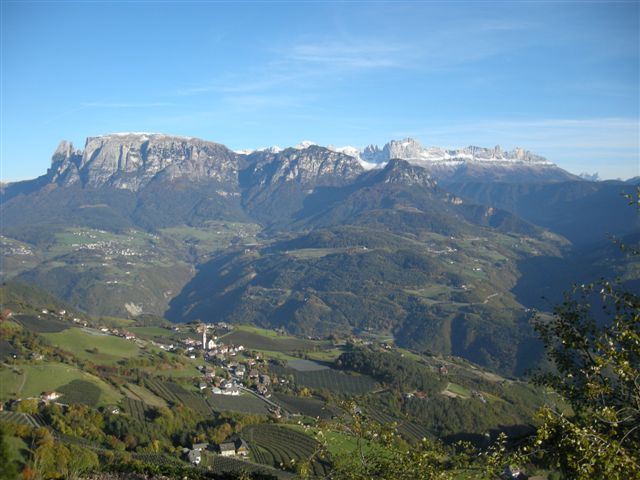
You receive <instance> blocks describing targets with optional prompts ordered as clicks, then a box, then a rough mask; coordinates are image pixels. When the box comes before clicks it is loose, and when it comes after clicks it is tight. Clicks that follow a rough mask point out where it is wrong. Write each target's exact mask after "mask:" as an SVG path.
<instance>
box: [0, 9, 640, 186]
mask: <svg viewBox="0 0 640 480" xmlns="http://www.w3.org/2000/svg"><path fill="white" fill-rule="evenodd" d="M639 5H640V3H639V2H637V1H636V2H619V3H616V2H602V3H598V2H568V3H558V2H522V3H507V2H473V3H463V2H450V3H437V2H393V3H390V2H389V3H387V2H348V3H344V2H340V3H338V2H319V3H310V2H309V3H304V4H301V3H300V2H280V3H278V2H260V3H249V2H244V3H243V2H234V3H220V2H197V3H196V2H193V3H188V2H181V3H172V2H162V3H159V2H138V3H135V2H91V3H89V2H86V3H85V2H66V3H63V2H59V3H58V2H31V3H30V2H27V1H20V2H8V1H4V0H3V1H2V25H1V26H2V33H1V37H2V46H1V49H2V65H1V66H2V73H1V75H2V85H1V90H2V105H1V114H2V126H1V130H2V132H1V133H2V138H1V144H2V145H1V154H2V172H1V176H2V179H3V180H4V181H12V180H18V179H24V178H33V177H35V176H38V175H41V174H43V173H44V172H45V171H46V169H47V168H48V166H49V164H50V157H51V154H52V152H53V150H54V149H55V147H56V146H57V144H58V142H59V141H60V140H61V139H69V140H72V141H73V142H74V143H75V144H76V145H77V146H78V147H82V146H83V145H84V139H85V137H87V136H92V135H98V134H103V133H109V132H122V131H148V132H163V133H172V134H177V135H190V136H196V137H201V138H205V139H207V140H212V141H217V142H220V143H223V144H225V145H227V146H229V147H230V148H233V149H244V148H258V147H264V146H269V145H275V144H277V145H281V146H288V145H294V144H297V143H299V142H300V141H301V140H304V139H310V140H314V141H316V142H318V143H320V144H334V145H354V146H364V145H367V144H371V143H377V144H383V143H385V142H386V141H388V140H389V139H392V138H402V137H406V136H412V137H414V138H416V139H418V140H420V141H421V142H422V143H424V144H426V145H440V146H448V147H459V146H466V145H470V144H474V145H481V146H493V145H495V144H500V145H502V146H503V148H509V149H510V148H513V147H516V146H522V147H524V148H527V149H530V150H532V151H535V152H536V153H539V154H542V155H545V156H547V157H548V158H549V159H550V160H552V161H554V162H555V163H557V164H559V165H560V166H562V167H564V168H566V169H568V170H570V171H572V172H576V173H579V172H582V171H587V172H599V173H600V175H601V177H604V178H615V177H623V178H628V177H631V176H635V175H640V163H639V162H640V160H639V150H640V146H639V142H640V140H639V135H640V133H639V120H640V111H639V110H640V96H639V91H640V77H639V75H640V63H639V57H640V54H639V49H640V34H639V17H640V9H639Z"/></svg>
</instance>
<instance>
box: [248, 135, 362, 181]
mask: <svg viewBox="0 0 640 480" xmlns="http://www.w3.org/2000/svg"><path fill="white" fill-rule="evenodd" d="M247 161H248V162H249V165H250V166H249V168H248V175H247V179H248V180H249V181H250V182H251V183H252V184H253V185H255V184H260V185H273V184H277V183H283V182H297V183H300V184H303V185H313V186H316V185H337V184H343V183H347V182H349V181H351V180H353V179H354V178H356V177H357V176H358V175H360V174H361V173H362V172H364V168H363V167H362V165H360V162H359V161H357V160H356V159H355V158H354V157H352V156H350V155H347V154H344V153H340V152H336V151H332V150H329V149H327V148H324V147H319V146H317V145H310V146H307V147H306V148H288V149H286V150H283V151H281V152H277V153H273V152H272V151H260V152H255V153H253V154H251V155H249V157H247Z"/></svg>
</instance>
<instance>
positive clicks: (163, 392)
mask: <svg viewBox="0 0 640 480" xmlns="http://www.w3.org/2000/svg"><path fill="white" fill-rule="evenodd" d="M144 383H145V386H146V387H147V388H148V389H149V390H151V391H152V392H153V393H155V394H156V395H158V396H159V397H160V398H162V399H163V400H166V401H167V402H170V403H173V404H174V405H177V404H179V403H181V402H180V398H179V397H178V396H177V395H176V394H175V393H174V392H173V391H172V390H171V389H170V388H168V384H169V382H163V381H160V380H157V379H155V378H147V379H146V380H145V381H144ZM183 390H184V389H183Z"/></svg>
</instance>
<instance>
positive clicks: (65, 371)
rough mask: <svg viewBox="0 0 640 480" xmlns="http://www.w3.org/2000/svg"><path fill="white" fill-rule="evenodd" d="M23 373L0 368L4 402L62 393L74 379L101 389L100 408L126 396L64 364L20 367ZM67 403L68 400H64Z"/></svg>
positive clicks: (91, 376)
mask: <svg viewBox="0 0 640 480" xmlns="http://www.w3.org/2000/svg"><path fill="white" fill-rule="evenodd" d="M16 367H17V368H18V369H19V371H20V372H21V373H16V372H15V371H12V370H10V369H8V368H5V367H2V368H0V400H2V401H5V400H9V399H11V398H26V397H34V396H38V395H40V394H41V393H42V392H44V391H47V390H58V389H60V388H61V387H64V386H66V385H68V384H71V382H73V381H74V380H82V381H86V382H88V383H91V384H92V385H94V386H95V387H97V388H98V390H99V392H100V393H99V396H98V398H97V400H96V405H106V404H116V403H118V401H119V400H120V398H121V397H122V396H121V395H120V393H119V392H118V391H116V390H115V389H114V388H113V387H111V386H110V385H108V384H107V383H105V382H103V381H102V380H100V379H99V378H98V377H95V376H93V375H90V374H88V373H86V372H83V371H81V370H78V369H77V368H75V367H72V366H70V365H65V364H62V363H49V362H43V363H39V364H37V365H17V366H16ZM60 401H61V402H63V403H64V401H65V399H64V397H62V398H61V399H60Z"/></svg>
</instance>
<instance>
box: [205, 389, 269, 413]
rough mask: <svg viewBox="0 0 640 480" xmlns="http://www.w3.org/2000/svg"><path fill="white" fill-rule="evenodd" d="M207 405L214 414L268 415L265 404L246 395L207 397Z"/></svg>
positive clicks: (267, 408)
mask: <svg viewBox="0 0 640 480" xmlns="http://www.w3.org/2000/svg"><path fill="white" fill-rule="evenodd" d="M207 404H208V405H209V407H210V408H211V409H212V410H214V411H216V412H225V411H234V412H242V413H257V414H259V415H269V406H268V405H267V403H265V402H263V401H262V400H260V399H259V398H256V397H255V396H253V395H251V394H247V393H245V394H242V395H240V396H237V397H232V396H227V395H208V396H207Z"/></svg>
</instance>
